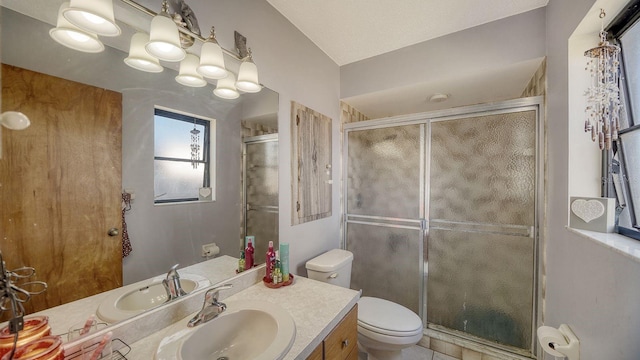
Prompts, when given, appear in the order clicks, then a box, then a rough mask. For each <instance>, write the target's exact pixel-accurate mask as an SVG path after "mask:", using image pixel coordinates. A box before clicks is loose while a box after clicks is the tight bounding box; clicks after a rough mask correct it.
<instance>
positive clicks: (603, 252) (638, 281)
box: [544, 0, 640, 360]
mask: <svg viewBox="0 0 640 360" xmlns="http://www.w3.org/2000/svg"><path fill="white" fill-rule="evenodd" d="M593 3H594V1H593V0H551V1H550V2H549V5H548V6H547V9H546V10H547V35H546V39H547V56H548V58H547V83H548V93H547V120H548V126H549V131H548V137H547V143H548V162H549V173H548V176H549V183H548V193H547V199H548V203H547V206H546V209H547V219H548V223H547V224H546V225H547V229H546V233H547V247H546V253H545V254H544V255H545V256H546V264H547V280H546V313H545V323H546V325H550V326H554V327H557V326H559V325H560V324H561V323H566V324H569V325H570V326H571V328H572V329H573V330H574V332H575V333H576V335H577V336H578V338H579V339H580V342H581V349H580V353H581V357H580V358H581V359H584V360H596V359H597V360H601V359H616V360H624V359H638V356H639V355H638V354H640V342H639V341H638V339H640V307H639V306H638V301H637V299H638V298H639V297H640V276H639V274H640V263H639V262H637V261H636V260H631V259H629V258H627V257H626V256H624V255H621V254H619V253H617V252H615V251H613V250H612V249H610V248H607V247H604V246H602V245H600V244H597V243H595V242H593V241H592V240H590V239H586V238H582V237H579V236H576V235H575V234H573V233H571V232H569V231H568V230H566V229H565V226H566V225H567V224H568V220H567V219H568V207H569V206H568V200H569V194H570V191H569V184H570V183H569V174H570V173H569V169H570V163H569V161H570V157H569V153H570V152H569V145H570V143H569V142H568V140H569V139H572V137H573V135H570V133H574V132H575V131H579V129H574V128H570V126H569V122H568V120H567V119H569V117H570V116H581V115H582V114H583V112H582V111H583V110H581V111H580V114H575V112H576V111H578V110H571V112H570V108H569V104H570V102H571V101H577V97H576V96H580V94H571V97H570V84H573V82H574V80H573V78H569V73H570V72H569V64H570V63H571V62H572V61H574V60H573V59H570V58H569V54H570V50H569V37H570V36H571V34H572V33H573V31H574V29H575V28H576V26H577V25H578V23H579V22H580V21H581V20H582V19H583V18H584V17H585V16H586V15H587V12H588V11H589V9H590V7H591V6H592V5H593ZM609 16H613V15H612V14H610V15H609ZM585 50H586V49H585ZM572 53H573V52H572ZM572 99H573V100H572ZM571 144H573V142H571ZM571 175H573V173H572V174H571ZM576 181H579V180H576ZM572 191H573V189H572ZM546 359H548V360H551V359H553V357H551V356H547V357H546Z"/></svg>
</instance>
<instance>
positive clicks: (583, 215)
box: [571, 199, 604, 223]
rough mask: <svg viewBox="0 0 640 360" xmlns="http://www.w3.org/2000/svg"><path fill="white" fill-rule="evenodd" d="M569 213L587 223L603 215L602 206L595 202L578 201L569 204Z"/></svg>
mask: <svg viewBox="0 0 640 360" xmlns="http://www.w3.org/2000/svg"><path fill="white" fill-rule="evenodd" d="M571 211H573V213H574V214H576V216H577V217H579V218H580V219H582V220H584V222H586V223H588V222H590V221H591V220H594V219H597V218H599V217H600V216H602V215H603V214H604V205H602V203H601V202H599V201H597V200H583V199H578V200H575V201H574V202H573V203H572V204H571Z"/></svg>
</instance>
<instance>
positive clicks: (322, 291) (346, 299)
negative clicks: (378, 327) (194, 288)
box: [127, 276, 360, 360]
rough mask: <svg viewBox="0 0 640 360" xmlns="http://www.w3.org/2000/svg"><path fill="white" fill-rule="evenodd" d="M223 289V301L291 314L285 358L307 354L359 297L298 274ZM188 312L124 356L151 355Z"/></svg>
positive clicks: (141, 358)
mask: <svg viewBox="0 0 640 360" xmlns="http://www.w3.org/2000/svg"><path fill="white" fill-rule="evenodd" d="M224 292H225V291H221V292H220V297H221V298H222V299H223V300H222V301H223V302H224V301H225V300H228V301H232V300H243V299H244V300H260V301H268V302H272V303H275V304H278V305H279V306H281V307H282V308H284V309H286V310H287V311H288V312H289V313H290V314H291V316H292V317H293V319H294V321H295V323H296V337H295V341H294V343H293V345H292V346H291V349H290V350H289V352H288V353H287V355H286V356H285V357H284V359H285V360H293V359H304V358H306V357H307V356H308V355H309V354H311V352H312V351H313V350H314V349H315V348H316V346H318V345H319V344H320V343H321V342H322V340H324V338H325V337H326V336H327V335H328V334H329V332H330V331H331V330H332V329H333V328H334V327H335V326H336V325H337V324H338V323H339V322H340V320H342V318H343V317H344V316H345V315H346V314H347V313H348V312H349V310H351V308H352V307H353V306H354V305H355V304H356V303H357V302H358V299H359V298H360V293H359V292H358V291H355V290H351V289H345V288H342V287H338V286H334V285H330V284H326V283H322V282H319V281H315V280H309V279H307V278H303V277H301V276H296V277H295V281H294V283H293V284H291V285H290V286H285V287H281V288H278V289H270V288H267V287H266V286H265V285H264V284H262V282H259V283H257V284H255V285H253V286H250V287H248V288H246V289H245V290H243V291H241V292H239V293H237V294H234V295H232V296H230V297H228V298H224ZM202 300H204V296H203V298H202ZM192 316H193V314H191V315H189V316H187V317H185V318H184V319H181V320H179V322H178V324H174V325H172V326H169V327H165V328H164V329H162V330H160V331H158V332H156V333H154V334H152V335H150V336H148V337H146V338H143V339H141V340H139V341H137V342H135V343H133V344H130V345H131V348H132V350H131V352H130V353H129V354H128V355H127V359H129V360H149V359H153V356H154V354H155V352H156V349H157V347H158V345H159V344H160V341H161V340H162V339H163V338H164V337H166V336H168V335H170V334H172V333H174V332H175V331H177V329H179V328H181V327H184V324H186V323H187V321H188V320H189V319H190V318H191V317H192ZM181 322H183V323H181Z"/></svg>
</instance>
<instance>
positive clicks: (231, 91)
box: [213, 73, 240, 100]
mask: <svg viewBox="0 0 640 360" xmlns="http://www.w3.org/2000/svg"><path fill="white" fill-rule="evenodd" d="M213 93H214V94H215V95H216V96H217V97H219V98H223V99H229V100H231V99H237V98H238V97H239V96H240V93H238V90H236V77H235V76H234V75H233V74H232V73H228V75H227V77H225V78H223V79H220V80H218V84H217V85H216V88H215V89H214V90H213Z"/></svg>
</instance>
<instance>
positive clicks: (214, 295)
mask: <svg viewBox="0 0 640 360" xmlns="http://www.w3.org/2000/svg"><path fill="white" fill-rule="evenodd" d="M232 287H233V284H224V285H219V286H215V287H212V288H211V289H209V290H207V292H206V293H205V294H204V299H205V303H206V304H214V303H217V302H218V296H219V292H220V290H226V289H231V288H232Z"/></svg>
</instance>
